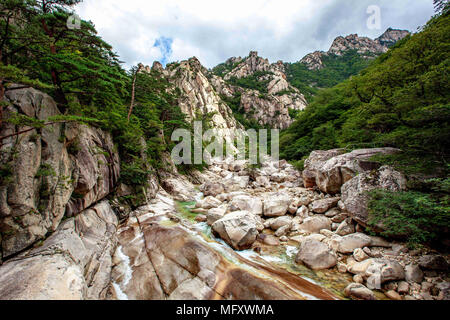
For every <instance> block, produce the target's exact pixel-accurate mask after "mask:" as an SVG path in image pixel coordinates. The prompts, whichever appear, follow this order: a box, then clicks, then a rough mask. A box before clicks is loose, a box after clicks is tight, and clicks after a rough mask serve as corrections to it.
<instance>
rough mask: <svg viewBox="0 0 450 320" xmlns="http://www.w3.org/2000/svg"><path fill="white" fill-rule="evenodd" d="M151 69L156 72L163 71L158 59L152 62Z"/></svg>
mask: <svg viewBox="0 0 450 320" xmlns="http://www.w3.org/2000/svg"><path fill="white" fill-rule="evenodd" d="M152 70H154V71H158V72H163V71H164V68H163V66H162V64H161V63H160V62H159V61H155V62H153V66H152Z"/></svg>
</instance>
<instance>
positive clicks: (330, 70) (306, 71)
mask: <svg viewBox="0 0 450 320" xmlns="http://www.w3.org/2000/svg"><path fill="white" fill-rule="evenodd" d="M409 34H410V33H409V32H408V31H406V30H397V29H392V28H389V29H387V30H386V31H385V32H384V33H383V34H382V35H381V36H380V37H378V38H377V39H375V40H372V39H370V38H367V37H359V36H358V35H357V34H352V35H349V36H346V37H337V38H336V39H335V40H334V41H333V44H332V45H331V47H330V49H329V50H328V51H327V52H323V51H315V52H313V53H310V54H308V55H306V56H305V57H304V58H303V59H301V60H300V61H299V62H296V63H292V64H290V63H289V64H286V70H287V76H288V81H289V82H290V83H291V84H292V85H293V86H294V87H296V88H297V89H299V90H300V91H301V92H302V93H303V94H304V95H305V96H306V98H307V99H308V100H309V101H310V100H311V98H312V96H314V95H315V94H317V92H318V89H320V88H330V87H332V86H335V85H337V84H338V83H340V82H342V81H344V80H346V79H348V78H349V77H350V76H353V75H356V74H358V73H359V72H360V71H361V70H362V69H364V68H366V67H367V66H368V65H369V64H370V61H371V60H372V59H374V58H376V57H377V56H379V55H380V54H382V53H385V52H387V51H388V50H389V48H390V47H391V46H392V45H394V44H395V43H396V42H397V41H399V40H401V39H403V38H405V37H406V36H408V35H409Z"/></svg>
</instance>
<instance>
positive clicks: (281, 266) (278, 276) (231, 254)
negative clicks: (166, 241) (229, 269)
mask: <svg viewBox="0 0 450 320" xmlns="http://www.w3.org/2000/svg"><path fill="white" fill-rule="evenodd" d="M197 199H198V200H200V199H201V196H200V195H199V196H198V198H197ZM195 204H196V202H195V201H194V202H179V203H178V205H177V209H178V213H179V217H180V218H182V221H181V222H180V225H181V226H182V227H183V228H184V229H185V230H187V231H188V232H189V233H190V234H191V235H192V236H194V237H195V238H196V239H199V240H201V241H202V242H203V243H205V244H207V245H208V246H209V247H210V248H212V249H213V250H214V251H216V252H218V253H219V254H220V255H222V256H223V257H224V258H225V259H226V260H228V261H229V262H231V263H232V264H234V265H236V266H239V267H241V268H243V269H245V270H247V271H249V272H252V273H253V274H255V275H257V276H258V277H260V278H263V279H264V278H265V279H271V280H276V281H278V282H280V283H281V284H282V285H283V286H288V287H289V288H290V289H291V290H294V291H296V292H298V294H299V295H300V296H302V297H304V298H305V299H308V300H317V299H330V298H331V299H333V298H334V299H345V297H344V296H343V294H342V292H343V291H344V289H345V287H346V286H347V285H348V284H350V283H351V282H352V281H351V280H352V277H351V276H350V275H343V274H340V273H338V272H337V271H334V270H325V271H313V270H311V269H309V268H307V267H305V266H303V265H298V264H296V263H295V257H296V255H297V252H298V244H296V243H295V242H290V243H288V244H285V245H280V246H275V247H273V246H266V245H262V244H261V252H259V253H257V252H255V251H253V250H245V251H235V250H233V249H232V248H231V247H230V246H229V245H228V244H227V243H225V242H224V241H223V240H222V239H218V238H216V237H214V235H213V234H212V231H211V227H210V226H208V224H207V223H205V222H202V223H198V222H196V221H195V217H196V216H197V214H195V213H193V212H192V211H191V210H192V209H193V208H195ZM317 288H321V289H322V290H319V291H322V292H317V291H318V290H317Z"/></svg>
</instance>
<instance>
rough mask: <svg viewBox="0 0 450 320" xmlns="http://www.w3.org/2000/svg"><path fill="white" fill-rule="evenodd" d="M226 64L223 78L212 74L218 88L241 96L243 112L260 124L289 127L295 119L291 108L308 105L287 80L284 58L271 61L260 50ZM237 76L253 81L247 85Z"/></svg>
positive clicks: (223, 91)
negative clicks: (226, 68) (260, 53)
mask: <svg viewBox="0 0 450 320" xmlns="http://www.w3.org/2000/svg"><path fill="white" fill-rule="evenodd" d="M224 65H226V66H229V69H228V70H227V71H226V72H224V73H223V78H221V77H218V76H217V75H215V76H213V79H214V80H213V81H212V82H213V85H214V87H215V89H216V90H217V92H219V93H220V94H221V95H223V96H225V97H228V98H231V99H236V98H240V104H239V109H240V110H241V112H243V114H244V116H245V117H246V118H247V119H252V120H255V121H256V122H257V123H258V124H259V125H260V126H268V127H271V128H277V129H286V128H287V127H289V126H290V125H291V123H292V121H293V120H292V118H291V116H290V112H289V111H290V110H294V111H299V110H303V109H304V108H306V106H307V102H306V99H305V97H304V96H303V94H301V92H300V91H299V90H298V89H297V88H295V87H293V86H291V85H290V83H289V82H288V81H287V77H286V70H285V66H284V63H283V62H282V61H278V62H276V63H273V64H270V63H269V60H268V59H264V58H262V57H259V56H258V52H256V51H251V52H250V54H249V56H248V57H246V58H241V57H238V58H230V59H228V60H227V61H226V62H225V64H224ZM250 77H251V78H250ZM236 79H238V80H239V79H240V80H247V79H251V81H249V82H248V84H246V85H245V86H244V85H239V84H240V83H241V82H240V81H235V80H236Z"/></svg>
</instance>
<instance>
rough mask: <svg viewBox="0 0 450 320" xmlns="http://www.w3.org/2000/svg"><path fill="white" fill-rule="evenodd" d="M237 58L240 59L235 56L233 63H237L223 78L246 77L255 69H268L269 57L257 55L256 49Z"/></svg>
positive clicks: (255, 70)
mask: <svg viewBox="0 0 450 320" xmlns="http://www.w3.org/2000/svg"><path fill="white" fill-rule="evenodd" d="M238 59H240V60H237V59H236V58H235V60H234V64H236V63H237V64H238V65H237V66H236V67H235V68H234V69H233V70H231V72H229V73H228V74H227V75H226V76H225V80H230V79H231V78H238V79H241V78H246V77H249V76H251V75H252V74H254V73H255V72H257V71H269V68H270V63H269V59H264V58H261V57H259V56H258V52H257V51H250V53H249V55H248V57H246V58H244V59H241V58H238Z"/></svg>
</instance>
